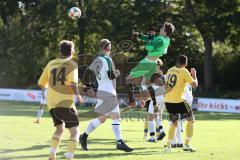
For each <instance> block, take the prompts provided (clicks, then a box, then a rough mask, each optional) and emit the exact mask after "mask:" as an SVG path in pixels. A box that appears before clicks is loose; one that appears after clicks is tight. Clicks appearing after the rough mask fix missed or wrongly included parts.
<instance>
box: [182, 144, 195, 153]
mask: <svg viewBox="0 0 240 160" xmlns="http://www.w3.org/2000/svg"><path fill="white" fill-rule="evenodd" d="M183 150H184V151H189V152H196V149H195V148H193V147H191V146H190V145H184V146H183Z"/></svg>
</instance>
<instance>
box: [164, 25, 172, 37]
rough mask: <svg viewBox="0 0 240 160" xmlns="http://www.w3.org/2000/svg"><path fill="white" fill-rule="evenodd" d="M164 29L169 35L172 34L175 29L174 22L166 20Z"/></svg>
mask: <svg viewBox="0 0 240 160" xmlns="http://www.w3.org/2000/svg"><path fill="white" fill-rule="evenodd" d="M164 31H165V32H166V33H167V36H170V35H171V34H172V33H173V32H174V31H175V27H174V25H173V24H172V23H168V22H165V23H164Z"/></svg>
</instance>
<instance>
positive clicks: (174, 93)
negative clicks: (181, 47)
mask: <svg viewBox="0 0 240 160" xmlns="http://www.w3.org/2000/svg"><path fill="white" fill-rule="evenodd" d="M165 77H166V85H167V87H168V88H170V91H169V92H167V93H166V94H165V102H168V103H181V102H184V101H185V99H186V98H185V97H184V89H185V87H186V84H187V83H189V84H191V83H192V82H193V81H194V79H193V77H192V76H191V74H190V72H189V71H188V70H187V69H186V68H179V67H176V66H174V67H172V68H170V69H169V70H168V72H167V74H166V76H165Z"/></svg>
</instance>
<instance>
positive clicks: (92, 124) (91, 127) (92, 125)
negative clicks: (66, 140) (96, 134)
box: [85, 118, 101, 135]
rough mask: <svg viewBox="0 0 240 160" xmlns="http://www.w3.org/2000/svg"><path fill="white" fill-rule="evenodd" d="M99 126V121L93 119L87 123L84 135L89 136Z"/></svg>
mask: <svg viewBox="0 0 240 160" xmlns="http://www.w3.org/2000/svg"><path fill="white" fill-rule="evenodd" d="M100 124H101V122H100V121H99V119H98V118H95V119H93V120H92V121H91V122H90V123H89V125H88V127H87V129H86V130H85V133H86V134H87V135H89V134H90V133H91V132H92V131H93V130H94V129H96V128H97V127H98V126H99V125H100Z"/></svg>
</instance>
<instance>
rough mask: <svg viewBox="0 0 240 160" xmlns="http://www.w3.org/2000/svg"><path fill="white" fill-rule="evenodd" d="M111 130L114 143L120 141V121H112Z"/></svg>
mask: <svg viewBox="0 0 240 160" xmlns="http://www.w3.org/2000/svg"><path fill="white" fill-rule="evenodd" d="M112 130H113V133H114V135H115V138H116V141H118V140H121V139H122V135H121V129H120V121H119V119H114V120H112Z"/></svg>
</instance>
